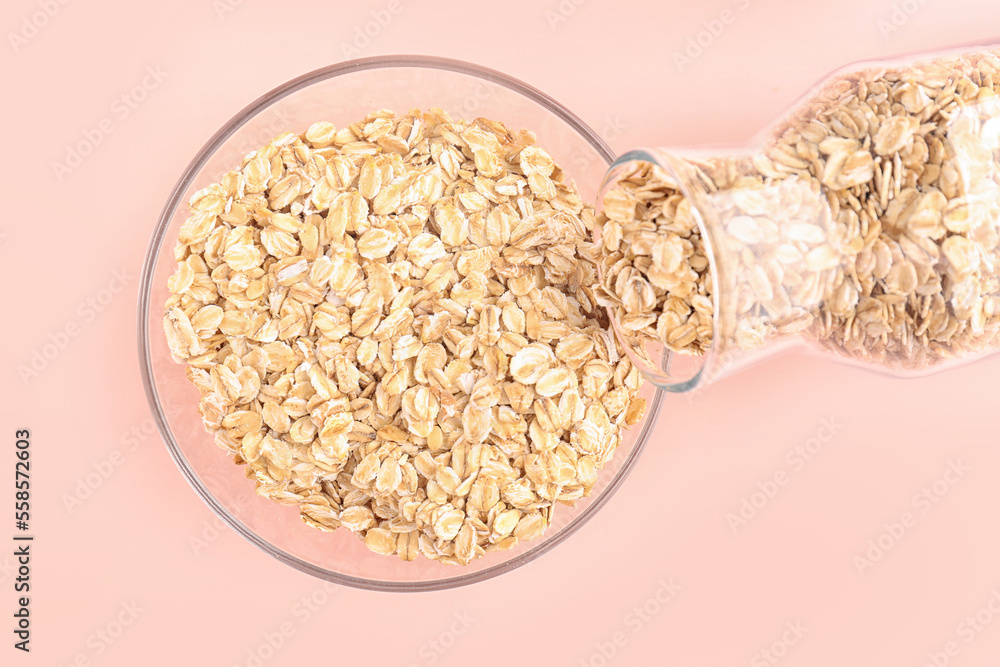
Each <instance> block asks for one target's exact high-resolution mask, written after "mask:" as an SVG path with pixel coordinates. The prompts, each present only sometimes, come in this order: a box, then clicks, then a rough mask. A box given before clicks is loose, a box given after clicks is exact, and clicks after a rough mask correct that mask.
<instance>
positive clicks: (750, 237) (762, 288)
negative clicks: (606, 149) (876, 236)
mask: <svg viewBox="0 0 1000 667" xmlns="http://www.w3.org/2000/svg"><path fill="white" fill-rule="evenodd" d="M619 164H620V167H621V170H620V171H618V172H617V173H616V171H615V170H614V168H613V170H612V172H610V173H611V179H612V180H614V181H618V180H620V179H621V178H628V177H630V176H629V170H630V169H653V170H658V173H656V175H655V176H653V177H652V178H651V177H650V176H649V174H643V175H642V178H645V179H647V180H651V181H652V182H655V183H657V187H658V188H659V189H658V190H657V191H656V194H657V196H660V197H661V198H662V199H663V201H664V203H663V204H662V206H663V210H662V211H661V212H660V213H659V215H658V216H657V217H655V218H654V219H653V220H652V221H651V222H649V223H647V224H648V225H649V227H650V229H648V232H649V233H650V234H651V235H653V237H655V238H654V239H653V240H652V247H651V248H649V249H648V250H649V251H650V252H649V268H648V269H647V270H646V276H647V278H648V280H649V282H650V283H651V284H652V285H653V287H654V288H656V290H657V291H662V293H664V294H666V297H665V298H664V299H663V303H662V305H661V306H660V307H659V309H658V311H657V313H656V318H657V325H656V334H657V335H656V336H655V338H654V339H653V340H655V343H654V342H652V341H649V343H651V344H647V345H646V348H645V351H646V352H647V354H646V355H645V358H643V355H641V354H636V352H637V351H636V350H631V351H630V356H633V362H635V363H637V364H639V365H640V367H641V368H643V370H644V371H645V372H646V374H647V377H649V378H650V379H651V380H652V381H653V382H654V383H656V384H657V385H658V386H660V387H662V388H664V389H666V390H668V391H676V392H683V391H690V390H692V389H695V388H697V387H699V386H702V385H706V384H708V383H710V382H711V381H713V380H715V379H718V378H719V377H721V376H722V375H725V374H727V373H728V372H730V371H732V370H735V369H737V368H741V367H744V366H746V365H748V364H750V363H754V362H756V361H758V360H760V359H761V358H763V357H765V356H770V355H771V354H773V353H775V352H777V351H778V350H780V349H784V348H786V347H788V346H791V345H794V344H797V343H798V342H799V339H800V338H801V336H802V334H803V332H807V331H808V332H810V333H811V334H813V335H820V334H821V331H822V323H823V322H822V320H823V313H822V308H821V307H822V306H823V304H824V303H825V302H829V301H830V299H831V295H835V296H836V298H837V299H839V300H840V301H838V303H837V304H834V305H840V307H842V308H847V307H850V306H853V305H854V304H853V303H851V301H852V299H853V301H854V302H856V300H857V290H856V289H855V288H854V287H853V286H852V284H851V282H850V279H849V277H848V275H847V273H846V272H845V267H847V266H848V265H849V261H848V260H849V257H850V254H851V251H852V249H851V248H850V247H848V245H849V244H847V243H846V241H847V239H849V238H854V237H859V238H860V236H861V235H860V234H859V233H855V234H845V231H847V230H849V229H850V227H851V226H852V225H853V226H854V228H855V230H857V224H858V217H857V215H856V214H854V212H853V211H834V210H832V208H831V205H830V202H829V200H828V198H827V196H826V194H825V192H824V188H823V187H822V185H821V184H820V183H818V182H817V181H816V180H815V179H804V178H801V177H797V176H793V175H790V174H775V173H773V172H774V171H775V169H776V167H775V166H774V165H773V163H765V162H764V158H762V156H759V155H758V156H755V155H748V154H732V155H729V156H722V157H719V156H716V157H711V158H707V159H698V158H693V157H679V156H677V155H674V154H670V153H667V152H664V151H661V150H646V151H633V152H632V153H629V154H626V155H624V156H622V158H621V159H620V160H619ZM779 168H780V165H779ZM767 172H772V173H767ZM776 175H777V176H780V178H777V177H776ZM835 218H836V219H837V220H838V222H837V224H834V222H835ZM654 223H655V229H653V228H652V227H653V226H654ZM645 250H647V249H645V248H640V249H639V251H640V252H644V251H645ZM859 250H860V248H856V249H854V250H853V253H854V254H855V255H856V254H857V252H858V251H859ZM618 286H619V287H621V285H618ZM840 302H843V303H840ZM616 319H617V321H616V325H617V326H618V328H619V332H620V333H622V334H623V335H624V336H629V335H630V332H629V330H628V326H629V324H631V321H630V320H628V319H627V318H616ZM647 330H648V329H647ZM633 340H636V337H633ZM658 346H662V349H656V348H657V347H658ZM633 347H635V346H633ZM641 351H642V350H639V352H641ZM660 354H662V355H663V358H662V359H661V360H660V363H655V364H654V363H653V361H654V360H655V358H656V356H658V355H660Z"/></svg>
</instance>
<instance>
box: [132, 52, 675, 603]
mask: <svg viewBox="0 0 1000 667" xmlns="http://www.w3.org/2000/svg"><path fill="white" fill-rule="evenodd" d="M431 106H438V107H441V108H443V109H445V110H447V111H449V112H450V113H451V114H452V115H453V116H454V117H464V118H470V119H471V118H475V117H477V116H485V117H488V118H493V119H496V120H500V121H502V122H503V123H505V124H506V125H507V126H508V127H510V128H512V129H514V130H517V129H520V128H527V129H531V130H533V131H534V132H535V133H536V135H537V137H538V144H539V145H540V146H542V147H544V148H545V149H546V150H548V151H549V152H550V153H551V154H552V156H553V158H554V159H555V160H556V162H557V163H558V164H560V165H562V167H563V168H564V170H565V172H566V173H567V175H568V176H569V178H570V179H572V180H573V181H575V182H576V184H577V187H578V188H579V190H580V193H581V196H583V197H584V199H585V200H592V199H593V196H594V195H595V194H596V192H597V189H598V186H599V184H600V182H601V179H602V177H603V176H604V172H605V171H606V170H607V168H608V165H609V164H610V163H611V161H612V160H613V158H614V156H613V154H612V153H611V151H610V149H608V147H607V146H606V145H605V144H604V142H602V141H601V139H600V138H599V137H598V136H597V135H596V134H595V133H594V131H593V130H591V129H590V128H589V127H587V126H586V125H585V124H584V123H583V122H582V121H581V120H580V119H579V118H577V117H576V116H574V115H573V114H572V113H570V112H569V111H568V110H567V109H565V108H564V107H563V106H562V105H560V104H558V103H557V102H555V101H554V100H552V99H550V98H549V97H547V96H546V95H544V94H543V93H541V92H539V91H538V90H535V89H534V88H531V87H530V86H527V85H525V84H523V83H521V82H520V81H517V80H515V79H512V78H510V77H508V76H506V75H504V74H501V73H499V72H495V71H492V70H489V69H485V68H482V67H478V66H475V65H471V64H468V63H464V62H460V61H454V60H444V59H439V58H427V57H415V56H390V57H377V58H364V59H360V60H353V61H350V62H346V63H341V64H338V65H333V66H330V67H325V68H323V69H319V70H316V71H314V72H310V73H308V74H305V75H303V76H301V77H299V78H297V79H294V80H292V81H289V82H288V83H285V84H284V85H281V86H279V87H277V88H275V89H274V90H272V91H271V92H269V93H267V94H266V95H264V96H263V97H261V98H259V99H258V100H256V101H255V102H253V103H252V104H250V105H249V106H247V107H246V108H245V109H243V110H242V111H240V112H239V113H238V114H236V116H234V117H233V118H232V119H231V120H230V121H229V122H228V123H226V124H225V126H223V127H222V129H220V130H219V131H218V132H216V133H215V135H214V136H213V137H212V138H211V139H210V140H209V141H208V143H207V144H206V145H205V146H204V147H203V148H202V149H201V150H200V151H199V152H198V154H197V155H196V156H195V158H194V160H192V162H191V164H190V165H189V166H188V168H187V170H186V171H185V172H184V174H183V175H182V176H181V178H180V180H179V181H178V182H177V185H176V186H175V187H174V189H173V191H172V192H171V193H170V198H169V199H168V200H167V203H166V205H165V206H164V208H163V212H162V213H161V215H160V218H159V220H158V221H157V223H156V229H155V231H154V233H153V237H152V240H151V241H150V244H149V249H148V251H147V253H146V259H145V262H144V264H143V273H142V284H141V289H140V292H139V312H138V334H139V357H140V366H141V369H142V376H143V384H144V386H145V391H146V397H147V399H148V401H149V406H150V408H151V410H152V413H153V416H154V418H155V419H156V423H157V425H158V427H159V429H160V433H161V434H162V435H163V439H164V441H165V442H166V443H167V447H168V449H169V450H170V454H171V455H172V456H173V458H174V461H175V462H176V463H177V466H178V467H179V468H180V470H181V472H182V473H183V474H184V476H185V477H186V478H187V480H188V482H189V483H190V484H191V486H193V487H194V489H195V491H197V493H198V495H200V496H201V497H202V499H204V501H205V502H206V503H208V505H209V507H211V508H212V510H213V511H215V513H216V514H218V515H219V516H220V517H221V518H222V519H223V520H224V521H225V522H226V523H227V524H229V525H230V526H232V528H233V529H234V530H236V532H238V533H239V534H240V535H242V536H243V537H245V538H246V539H248V540H250V541H251V542H252V543H253V544H255V545H257V546H258V547H260V548H261V549H263V550H264V551H266V552H267V553H269V554H270V555H272V556H274V557H275V558H277V559H278V560H280V561H282V562H284V563H287V564H289V565H291V566H293V567H296V568H298V569H300V570H302V571H303V572H307V573H309V574H311V575H314V576H316V577H319V578H322V579H326V580H329V581H332V582H335V583H338V584H343V585H347V586H354V587H358V588H365V589H372V590H387V591H425V590H435V589H443V588H452V587H456V586H462V585H466V584H471V583H474V582H478V581H483V580H485V579H488V578H490V577H494V576H497V575H498V574H502V573H504V572H508V571H510V570H512V569H514V568H516V567H518V566H520V565H523V564H525V563H527V562H529V561H531V560H534V559H535V558H537V557H538V556H540V555H542V554H543V553H546V552H547V551H549V550H550V549H552V548H553V547H555V546H556V545H557V544H559V543H560V542H562V541H563V540H565V539H566V538H567V537H569V536H570V535H572V534H573V533H574V532H575V531H576V530H578V529H579V528H580V527H581V526H582V525H583V524H585V523H586V522H587V520H588V519H590V518H591V517H592V516H594V514H595V513H596V512H597V511H598V510H599V509H600V508H601V507H602V506H603V505H604V504H605V503H607V501H608V499H609V498H610V497H611V496H612V495H613V494H614V492H615V490H616V489H617V488H618V487H619V486H620V485H621V483H622V481H623V480H624V479H625V477H627V476H628V473H629V472H630V471H631V469H632V466H633V465H635V462H636V460H637V459H638V457H639V454H640V453H641V451H642V449H643V446H644V445H645V443H646V440H647V439H648V438H649V435H650V433H651V432H652V430H653V425H654V422H655V421H656V415H657V414H658V412H659V409H660V404H661V402H662V400H663V393H662V392H661V391H659V390H656V389H655V387H653V386H652V385H650V384H648V383H647V385H646V386H645V387H644V389H643V395H644V396H645V397H646V400H647V412H646V416H645V417H644V418H643V420H642V421H641V422H640V423H638V424H636V425H635V426H633V427H631V428H630V429H629V430H628V432H627V435H626V437H625V439H624V442H623V443H622V445H621V446H620V447H619V448H618V450H617V452H616V453H615V456H614V458H613V459H612V460H611V461H609V462H608V464H607V466H606V467H605V469H604V470H603V471H602V472H601V475H600V478H599V481H598V483H597V484H596V485H595V487H594V490H593V493H592V494H591V496H589V497H588V498H584V499H581V500H578V501H576V503H575V506H572V507H571V506H562V505H560V506H559V507H557V508H556V511H555V516H554V519H553V522H552V525H550V526H549V528H548V530H547V531H546V533H545V535H543V536H542V537H540V538H538V539H536V540H531V541H527V542H525V543H523V544H520V545H518V546H517V547H516V548H514V549H512V550H510V551H504V552H495V553H490V554H487V555H486V556H485V557H484V558H481V559H479V560H476V561H473V562H472V563H471V564H470V565H467V566H464V567H463V566H456V565H445V564H442V563H438V562H435V561H429V560H427V559H425V558H423V557H422V556H418V558H417V559H416V560H414V561H410V562H404V561H402V560H400V559H399V558H397V557H395V556H380V555H377V554H374V553H372V552H370V551H369V550H368V548H367V547H366V546H365V545H364V543H363V541H362V540H360V539H358V537H357V536H356V535H355V534H354V533H351V532H350V531H348V530H346V529H339V530H337V531H335V532H333V533H326V532H322V531H319V530H316V529H314V528H312V527H310V526H307V525H306V524H304V523H303V522H302V521H301V520H299V518H298V511H297V510H296V509H295V508H293V507H287V506H282V505H279V504H277V503H275V502H273V501H270V500H267V499H265V498H262V497H260V496H258V495H257V494H256V493H255V492H254V485H253V483H252V482H251V481H250V480H248V479H247V478H246V476H245V474H244V473H245V470H246V468H245V467H244V466H237V465H234V464H233V462H232V460H231V459H230V457H229V455H228V454H226V452H225V451H223V450H222V449H221V448H219V447H218V446H216V445H215V443H214V440H213V438H212V436H210V435H209V434H208V433H207V432H206V431H205V429H204V428H203V427H202V424H201V419H200V416H199V414H198V410H197V405H198V392H197V390H196V389H195V388H194V386H192V385H191V384H190V383H189V382H188V380H187V378H186V377H185V375H184V366H183V365H181V364H177V363H175V362H174V361H173V360H172V359H171V357H170V352H169V350H168V347H167V343H166V339H165V337H164V334H163V328H162V324H161V317H162V304H163V303H164V301H165V300H166V297H167V287H166V285H167V278H168V277H169V276H170V274H171V273H173V271H174V269H175V267H176V263H175V261H174V257H173V249H174V244H175V243H176V240H177V232H178V230H179V228H180V226H181V224H182V223H183V221H184V219H185V218H186V215H187V202H188V200H189V199H190V197H191V195H192V194H193V193H194V192H196V191H197V190H199V189H201V188H202V187H204V186H206V185H208V184H210V183H212V182H215V181H217V180H218V179H219V178H220V177H221V176H222V175H223V174H224V173H225V172H226V171H228V170H230V169H233V168H235V167H237V166H238V165H239V164H240V161H241V160H242V158H243V156H244V155H245V154H246V153H248V152H249V151H251V150H254V149H257V148H259V147H260V146H262V145H263V144H265V143H266V142H267V141H269V140H270V139H272V138H273V137H274V136H275V135H277V134H279V133H281V132H284V131H295V132H302V131H304V130H305V129H306V128H307V127H308V126H309V125H310V124H311V123H313V122H315V121H317V120H328V121H331V122H333V123H334V124H336V125H337V126H338V127H342V126H344V125H347V124H350V123H352V122H355V121H356V120H358V119H360V118H363V117H364V116H365V115H366V114H367V113H368V112H370V111H372V110H374V109H380V108H388V109H393V110H395V111H397V112H405V111H407V110H409V109H411V108H414V107H417V108H428V107H431Z"/></svg>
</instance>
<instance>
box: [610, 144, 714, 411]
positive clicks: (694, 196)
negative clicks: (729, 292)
mask: <svg viewBox="0 0 1000 667" xmlns="http://www.w3.org/2000/svg"><path fill="white" fill-rule="evenodd" d="M642 163H648V164H650V165H652V166H653V167H654V168H659V169H660V170H662V171H663V173H664V174H665V175H666V177H667V178H668V179H669V181H672V182H673V185H674V187H676V189H677V191H678V193H679V194H681V195H683V196H684V197H686V198H687V199H688V200H690V202H691V213H692V216H693V218H694V220H695V223H696V224H697V227H698V231H699V232H700V234H701V237H702V241H703V243H704V251H705V255H706V256H707V259H708V269H707V271H708V279H709V280H710V281H711V291H712V294H711V301H712V339H711V344H710V345H709V346H708V349H707V350H705V352H704V353H703V354H692V353H686V352H680V351H676V350H674V349H671V347H670V346H669V345H667V344H666V343H665V342H664V341H662V340H660V339H657V338H655V337H651V336H649V335H643V334H638V333H636V332H635V331H634V330H632V329H631V328H630V327H629V326H627V325H625V324H624V323H623V322H622V321H621V319H620V318H619V317H618V316H617V315H616V313H615V309H614V308H613V307H611V306H607V311H608V316H609V318H610V321H611V326H612V328H613V329H614V331H615V335H616V337H617V338H618V341H619V343H620V344H621V346H622V348H623V349H624V350H625V354H626V355H627V356H628V358H629V360H630V361H631V362H632V363H633V365H635V366H636V368H637V369H638V370H639V372H640V373H642V375H643V376H644V377H645V378H646V380H647V381H649V382H651V383H652V384H654V385H655V386H657V387H658V388H660V389H663V390H664V391H668V392H673V393H685V392H690V391H692V390H694V389H696V388H697V387H699V386H703V385H704V384H705V383H706V380H707V379H710V378H711V377H712V376H713V374H716V371H717V370H718V369H720V368H721V367H720V365H719V364H718V363H717V360H718V355H719V351H718V341H719V339H720V335H721V334H720V330H719V320H720V318H719V313H720V312H721V309H720V302H719V299H720V290H719V283H720V281H719V268H720V267H719V266H718V262H717V259H716V252H715V250H714V244H713V234H712V231H713V230H712V229H711V223H710V222H709V223H708V224H706V220H705V215H712V213H711V207H708V206H706V205H705V204H704V202H705V198H706V197H707V196H708V191H707V190H706V188H705V186H704V185H703V184H702V183H700V182H699V181H698V179H696V178H693V177H692V176H691V175H689V173H688V171H689V170H688V168H686V163H685V162H684V160H682V159H680V158H677V157H675V156H673V155H671V154H669V153H666V152H663V151H660V150H652V149H635V150H631V151H629V152H627V153H624V154H623V155H621V156H620V157H618V159H616V160H615V161H614V163H612V165H611V166H610V167H609V169H608V172H607V174H606V175H605V177H604V180H603V182H602V183H601V187H600V190H599V192H598V202H597V203H598V211H599V212H600V211H601V210H603V207H604V206H603V205H604V198H605V195H606V194H607V193H608V192H609V191H610V190H611V189H612V188H613V187H614V186H615V185H616V184H617V183H619V182H620V181H621V180H622V179H623V178H628V177H629V176H630V175H631V174H632V173H634V171H635V169H636V168H637V167H638V166H639V165H641V164H642ZM598 219H599V220H600V216H598ZM602 232H603V229H602V228H601V225H600V224H596V225H595V228H594V243H595V246H598V247H599V245H598V244H601V243H603V242H604V239H603V234H602ZM597 264H598V279H599V281H600V282H601V284H602V285H604V284H605V271H606V268H607V267H605V265H604V262H602V261H598V263H597Z"/></svg>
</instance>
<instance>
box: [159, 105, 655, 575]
mask: <svg viewBox="0 0 1000 667" xmlns="http://www.w3.org/2000/svg"><path fill="white" fill-rule="evenodd" d="M592 223H593V209H592V208H590V207H588V206H586V205H584V203H583V202H582V201H581V199H580V197H579V195H578V194H577V193H576V191H575V190H574V188H573V187H572V185H570V184H568V183H567V182H565V180H564V177H563V172H562V170H561V169H560V168H559V167H558V165H556V164H554V162H553V160H552V158H551V157H550V156H549V155H548V154H547V153H546V152H545V151H544V150H542V149H541V148H539V147H537V146H535V145H534V137H533V135H532V134H531V133H529V132H526V131H521V132H518V133H513V132H511V131H509V130H508V129H507V128H506V127H504V126H503V125H502V124H501V123H499V122H496V121H491V120H487V119H484V118H479V119H476V120H475V121H474V122H466V121H461V120H452V119H451V118H450V117H449V116H448V115H447V114H446V113H444V112H443V111H441V110H437V109H432V110H430V111H428V112H420V111H418V110H413V111H410V112H409V113H408V114H405V115H398V116H397V115H395V114H394V113H392V112H390V111H379V112H375V113H372V114H370V115H369V116H368V117H366V118H365V119H364V120H362V121H360V122H358V123H355V124H353V125H350V126H348V127H342V128H335V127H334V126H333V125H332V124H330V123H326V122H321V123H316V124H314V125H312V126H311V127H310V128H309V129H308V130H307V131H306V132H305V133H304V134H302V135H296V134H283V135H281V136H279V137H277V138H276V139H274V140H273V141H272V142H271V143H269V144H267V145H266V146H264V147H263V148H261V149H260V150H258V151H256V152H253V153H251V154H249V155H248V156H247V157H246V158H245V159H244V161H243V164H242V166H241V167H240V168H239V169H238V170H235V171H231V172H229V173H227V174H226V175H225V176H224V177H223V178H222V179H221V181H220V182H219V183H216V184H213V185H211V186H209V187H207V188H205V189H204V190H202V191H200V192H198V193H197V194H196V195H195V196H194V197H193V198H192V200H191V202H190V217H189V218H188V219H187V221H186V222H185V223H184V225H183V226H182V228H181V229H180V233H179V238H178V245H177V250H176V259H177V262H178V264H177V270H176V272H175V273H174V275H173V276H172V277H171V278H170V281H169V289H170V293H171V296H170V297H169V299H168V300H167V302H166V305H165V309H164V320H163V321H164V331H165V334H166V337H167V341H168V343H169V345H170V349H171V351H172V353H173V355H174V357H175V358H176V359H177V360H178V361H183V362H184V363H186V364H187V375H188V377H189V378H190V380H191V381H192V382H193V383H194V385H195V386H196V387H197V388H198V391H199V392H200V394H201V402H200V412H201V415H202V418H203V421H204V424H205V426H206V428H207V429H208V430H209V431H210V432H212V433H214V434H215V440H216V442H217V443H218V444H219V445H220V446H222V447H223V448H224V449H226V450H227V451H229V452H231V453H232V454H233V455H234V458H235V460H236V462H237V463H245V464H246V465H247V466H248V468H247V474H248V476H249V477H251V478H253V479H254V480H255V481H256V484H257V491H258V493H260V494H261V495H263V496H266V497H268V498H270V499H272V500H275V501H277V502H280V503H285V504H290V505H295V506H297V507H298V509H299V510H300V512H301V517H302V519H303V520H304V521H305V522H306V523H307V524H309V525H311V526H314V527H316V528H319V529H321V530H327V531H332V530H334V529H336V528H338V527H340V526H344V527H346V528H348V529H349V530H352V531H354V532H356V533H357V534H358V535H359V536H361V537H362V538H363V539H364V541H365V543H366V544H367V546H368V547H369V548H370V549H371V550H372V551H374V552H376V553H379V554H396V555H398V556H399V557H401V558H403V559H406V560H412V559H413V558H415V557H416V556H417V554H418V553H419V554H423V555H424V556H426V557H427V558H431V559H438V560H441V561H443V562H448V563H461V564H466V563H469V562H470V561H471V560H473V559H475V558H478V557H480V556H482V555H483V554H485V553H486V552H490V551H496V550H503V549H510V548H511V547H513V546H514V545H516V544H518V543H519V542H520V541H522V540H528V539H532V538H535V537H538V536H539V535H541V534H542V533H543V532H544V531H545V529H546V527H547V526H548V524H549V522H550V521H551V520H552V515H553V511H554V509H555V505H556V503H558V502H572V501H573V500H575V499H578V498H581V497H583V496H585V495H588V494H589V493H590V491H591V489H592V488H593V486H594V484H595V482H596V480H597V476H598V473H599V471H600V469H601V468H602V466H604V464H605V463H607V462H608V460H609V459H610V458H611V457H612V455H613V454H614V452H615V449H616V447H617V446H618V445H619V443H620V442H621V439H622V436H623V429H624V427H626V426H628V425H632V424H635V423H636V422H638V421H639V419H640V418H641V416H642V414H643V411H644V409H645V401H644V399H642V398H641V397H639V396H638V391H639V388H640V383H641V379H640V376H639V374H638V371H637V370H636V369H635V368H634V367H633V366H632V365H631V364H630V363H629V361H628V359H627V358H626V357H624V356H623V355H622V354H620V349H619V348H618V346H617V345H618V344H617V343H616V341H615V339H614V337H613V336H612V335H611V334H610V333H609V330H608V326H607V324H608V322H607V320H606V315H605V311H604V309H603V308H600V307H599V306H598V305H597V301H596V298H595V296H594V294H593V291H592V286H593V285H595V284H596V282H597V271H596V266H595V264H594V260H593V257H592V252H593V251H592V247H591V246H592V243H591V226H592Z"/></svg>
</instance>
